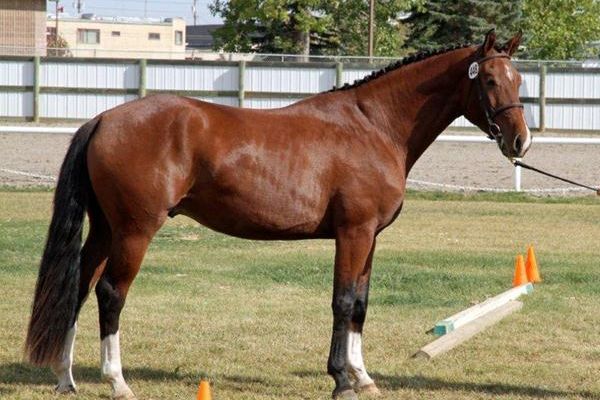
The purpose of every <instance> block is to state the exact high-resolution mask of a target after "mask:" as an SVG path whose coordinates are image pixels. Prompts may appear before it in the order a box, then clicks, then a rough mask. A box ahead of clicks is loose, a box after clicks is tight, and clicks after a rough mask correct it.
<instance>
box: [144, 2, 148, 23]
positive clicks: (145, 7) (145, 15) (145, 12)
mask: <svg viewBox="0 0 600 400" xmlns="http://www.w3.org/2000/svg"><path fill="white" fill-rule="evenodd" d="M146 18H148V0H144V19H146Z"/></svg>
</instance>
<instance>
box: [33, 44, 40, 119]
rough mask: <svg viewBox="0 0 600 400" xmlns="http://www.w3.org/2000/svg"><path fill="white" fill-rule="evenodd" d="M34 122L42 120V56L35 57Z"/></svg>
mask: <svg viewBox="0 0 600 400" xmlns="http://www.w3.org/2000/svg"><path fill="white" fill-rule="evenodd" d="M32 117H33V122H40V56H34V57H33V115H32Z"/></svg>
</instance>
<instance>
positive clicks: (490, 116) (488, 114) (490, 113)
mask: <svg viewBox="0 0 600 400" xmlns="http://www.w3.org/2000/svg"><path fill="white" fill-rule="evenodd" d="M496 58H507V59H509V60H510V59H511V57H510V56H509V55H508V54H494V55H492V56H487V57H483V58H481V59H479V60H477V61H475V62H474V63H473V64H477V75H475V76H474V77H471V76H469V78H470V79H472V80H475V85H476V86H477V93H478V95H479V102H480V104H481V105H482V107H483V111H484V113H485V118H486V119H487V123H488V127H489V130H488V132H487V134H488V137H489V138H490V139H491V140H495V141H496V142H497V143H498V144H500V141H501V140H502V130H501V129H500V126H498V124H497V123H496V122H494V119H495V118H496V117H497V116H498V115H500V114H502V113H503V112H505V111H507V110H510V109H511V108H523V103H510V104H506V105H503V106H501V107H498V108H494V107H492V105H491V104H490V99H489V98H488V96H487V95H486V93H485V91H484V88H483V85H482V83H481V78H480V77H479V66H480V65H481V64H483V63H485V62H487V61H490V60H494V59H496ZM473 64H471V67H472V66H473ZM470 71H471V69H469V73H470Z"/></svg>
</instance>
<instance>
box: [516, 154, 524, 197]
mask: <svg viewBox="0 0 600 400" xmlns="http://www.w3.org/2000/svg"><path fill="white" fill-rule="evenodd" d="M517 160H518V161H521V159H520V158H517ZM521 172H522V168H521V167H520V166H518V165H516V166H515V191H516V192H520V191H521Z"/></svg>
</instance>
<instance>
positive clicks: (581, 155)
mask: <svg viewBox="0 0 600 400" xmlns="http://www.w3.org/2000/svg"><path fill="white" fill-rule="evenodd" d="M70 139H71V136H70V135H61V134H0V185H10V186H20V187H22V186H32V185H46V186H52V185H54V182H53V181H52V180H49V179H44V178H40V177H32V176H26V175H19V174H17V173H15V172H8V171H6V170H13V171H21V172H23V173H29V174H36V175H43V176H56V175H57V174H58V170H59V168H60V164H61V162H62V159H63V157H64V154H65V152H66V149H67V147H68V145H69V141H70ZM524 161H525V162H528V163H530V164H532V165H535V166H537V167H538V168H542V169H547V170H549V171H551V172H555V173H557V174H559V175H564V176H566V177H570V178H571V179H574V180H580V181H582V182H584V183H588V184H590V185H592V186H594V185H599V184H600V145H547V144H538V145H534V147H533V148H532V149H531V150H530V152H529V154H528V155H527V156H526V157H525V159H524ZM409 178H410V179H411V180H417V181H424V182H430V183H435V184H443V185H456V186H468V187H476V188H497V189H511V188H513V168H512V166H511V165H510V163H509V162H508V161H507V160H506V159H505V158H504V157H503V156H502V155H501V154H500V151H499V150H498V149H497V147H496V146H495V145H494V144H493V143H491V142H490V143H485V144H471V143H468V144H460V143H434V144H433V145H432V146H431V147H430V148H429V149H428V150H427V152H425V154H424V155H423V157H421V159H420V160H419V161H418V162H417V164H416V165H415V167H414V169H413V170H412V171H411V173H410V176H409ZM522 182H523V183H522V186H523V188H524V189H553V188H567V187H569V186H568V185H566V184H563V183H562V182H559V181H555V180H551V179H549V178H546V177H543V176H541V175H538V174H535V173H532V172H530V171H523V178H522ZM409 187H413V188H421V189H439V187H437V186H435V185H428V184H420V183H417V182H414V181H411V182H409ZM444 190H454V191H456V190H460V189H457V188H453V187H446V188H444ZM576 193H577V192H576ZM576 193H575V194H576ZM579 193H581V192H579Z"/></svg>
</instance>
